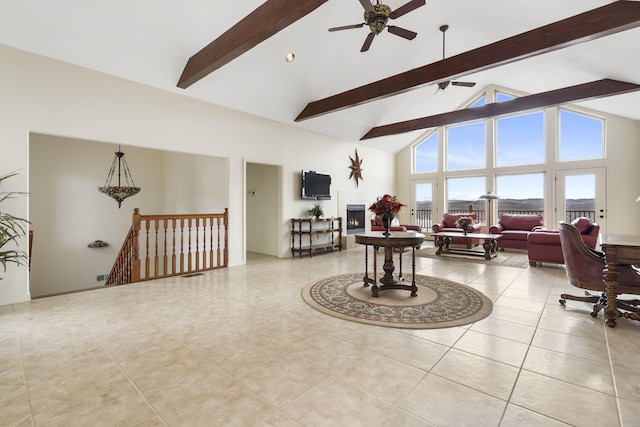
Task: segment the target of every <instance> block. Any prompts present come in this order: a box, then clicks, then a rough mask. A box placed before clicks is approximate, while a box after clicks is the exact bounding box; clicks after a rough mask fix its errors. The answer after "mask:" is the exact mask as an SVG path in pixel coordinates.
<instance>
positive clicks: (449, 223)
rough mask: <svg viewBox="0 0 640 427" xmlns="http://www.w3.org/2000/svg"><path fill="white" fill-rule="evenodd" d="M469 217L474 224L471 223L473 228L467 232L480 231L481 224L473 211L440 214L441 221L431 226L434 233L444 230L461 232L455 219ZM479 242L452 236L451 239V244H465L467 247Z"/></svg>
mask: <svg viewBox="0 0 640 427" xmlns="http://www.w3.org/2000/svg"><path fill="white" fill-rule="evenodd" d="M464 217H467V218H471V219H473V220H474V221H475V222H476V224H474V225H473V228H472V229H471V230H469V231H468V233H480V232H481V231H482V224H478V223H477V222H478V215H477V214H475V213H471V212H468V213H461V214H448V213H446V214H444V215H443V216H442V222H441V223H438V224H433V226H432V227H431V228H432V230H433V232H434V233H444V232H452V233H460V234H462V229H461V228H458V227H456V221H457V220H458V219H459V218H464ZM479 242H480V240H478V239H470V240H469V239H462V238H460V239H458V238H455V237H453V238H452V239H451V244H453V245H466V246H467V248H471V246H472V245H473V246H475V245H477V244H478V243H479Z"/></svg>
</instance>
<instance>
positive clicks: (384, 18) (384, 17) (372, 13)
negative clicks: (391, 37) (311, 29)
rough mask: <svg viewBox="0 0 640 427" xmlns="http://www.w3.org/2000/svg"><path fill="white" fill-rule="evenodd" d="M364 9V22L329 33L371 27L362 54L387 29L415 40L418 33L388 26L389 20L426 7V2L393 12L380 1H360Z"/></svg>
mask: <svg viewBox="0 0 640 427" xmlns="http://www.w3.org/2000/svg"><path fill="white" fill-rule="evenodd" d="M358 1H360V4H361V5H362V7H364V21H365V22H362V23H360V24H354V25H345V26H342V27H334V28H329V31H340V30H350V29H353V28H362V27H364V26H365V25H368V26H369V29H370V30H371V32H370V33H369V35H368V36H367V38H366V39H365V40H364V44H363V45H362V48H361V49H360V52H366V51H367V50H369V47H370V46H371V42H373V38H374V37H375V36H377V35H378V34H380V33H381V32H382V31H383V30H384V29H385V28H387V29H388V31H389V32H390V33H391V34H395V35H396V36H400V37H403V38H405V39H407V40H413V39H414V38H415V37H416V36H417V35H418V33H414V32H413V31H409V30H405V29H404V28H400V27H396V26H394V25H387V22H388V21H389V19H396V18H399V17H401V16H402V15H405V14H407V13H409V12H411V11H412V10H414V9H417V8H419V7H420V6H424V5H425V3H426V1H425V0H411V1H410V2H409V3H406V4H404V5H402V6H400V7H399V8H397V9H396V10H392V9H391V8H390V7H389V6H387V5H386V4H382V3H380V0H375V3H373V4H372V3H371V2H370V0H358Z"/></svg>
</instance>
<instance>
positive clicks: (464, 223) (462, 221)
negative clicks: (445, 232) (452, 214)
mask: <svg viewBox="0 0 640 427" xmlns="http://www.w3.org/2000/svg"><path fill="white" fill-rule="evenodd" d="M475 223H476V222H475V220H474V219H473V218H471V217H468V216H463V217H460V218H458V219H457V220H456V222H455V224H456V227H458V228H462V229H463V230H465V231H466V230H467V229H469V228H471V227H473V224H475Z"/></svg>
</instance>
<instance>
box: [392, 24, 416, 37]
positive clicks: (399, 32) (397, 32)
mask: <svg viewBox="0 0 640 427" xmlns="http://www.w3.org/2000/svg"><path fill="white" fill-rule="evenodd" d="M387 29H388V30H389V32H390V33H392V34H395V35H396V36H400V37H404V38H405V39H407V40H413V39H415V38H416V36H417V35H418V33H414V32H413V31H409V30H405V29H404V28H400V27H396V26H394V25H387Z"/></svg>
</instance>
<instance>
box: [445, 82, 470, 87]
mask: <svg viewBox="0 0 640 427" xmlns="http://www.w3.org/2000/svg"><path fill="white" fill-rule="evenodd" d="M451 85H453V86H464V87H474V86H475V85H476V84H475V82H451Z"/></svg>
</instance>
